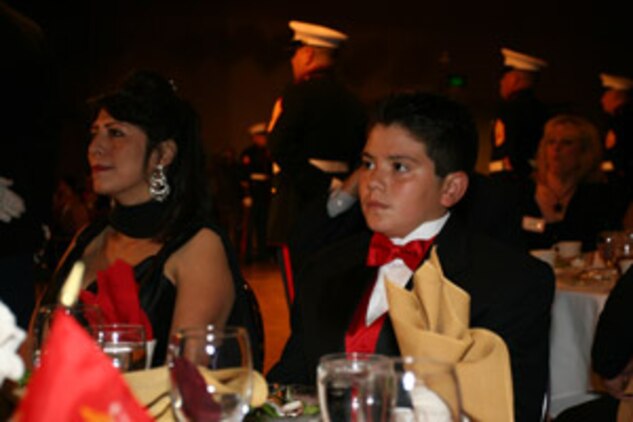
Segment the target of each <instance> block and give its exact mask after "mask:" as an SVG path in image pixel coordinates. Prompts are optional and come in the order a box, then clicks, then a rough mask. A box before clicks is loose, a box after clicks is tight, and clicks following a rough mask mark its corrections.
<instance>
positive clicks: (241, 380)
mask: <svg viewBox="0 0 633 422" xmlns="http://www.w3.org/2000/svg"><path fill="white" fill-rule="evenodd" d="M168 366H169V374H170V377H169V378H170V382H171V398H172V408H173V411H174V414H175V416H176V419H177V420H178V421H196V422H197V421H240V420H242V418H243V417H244V416H245V415H246V413H247V412H248V405H249V403H250V400H251V395H252V392H253V362H252V357H251V348H250V344H249V340H248V334H247V332H246V330H245V329H244V328H241V327H216V326H213V325H209V326H207V327H194V328H185V329H181V330H178V331H177V332H176V334H174V335H173V336H172V338H171V340H170V343H169V353H168Z"/></svg>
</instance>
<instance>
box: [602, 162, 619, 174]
mask: <svg viewBox="0 0 633 422" xmlns="http://www.w3.org/2000/svg"><path fill="white" fill-rule="evenodd" d="M600 170H602V171H604V172H609V171H613V170H615V166H614V165H613V161H603V162H602V163H601V164H600Z"/></svg>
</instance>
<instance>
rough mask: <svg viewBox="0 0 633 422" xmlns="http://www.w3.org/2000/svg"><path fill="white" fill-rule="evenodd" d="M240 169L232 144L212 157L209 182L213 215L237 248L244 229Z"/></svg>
mask: <svg viewBox="0 0 633 422" xmlns="http://www.w3.org/2000/svg"><path fill="white" fill-rule="evenodd" d="M240 170H241V169H240V163H239V162H238V161H237V154H236V152H235V149H234V148H233V147H231V146H227V147H225V148H224V149H222V151H221V152H220V153H219V154H216V155H214V156H212V157H211V167H210V172H209V173H210V174H209V183H210V185H211V193H212V197H213V215H214V216H215V218H216V220H217V221H218V223H219V224H220V226H222V227H223V228H224V229H225V230H226V232H227V234H228V236H229V239H230V240H231V243H232V244H233V246H234V247H236V248H237V246H238V245H239V244H240V239H241V236H242V230H243V227H242V203H241V197H242V187H241V185H240Z"/></svg>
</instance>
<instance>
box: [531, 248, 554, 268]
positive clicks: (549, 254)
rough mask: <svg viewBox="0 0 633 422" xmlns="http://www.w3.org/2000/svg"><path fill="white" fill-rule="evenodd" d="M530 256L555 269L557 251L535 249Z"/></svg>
mask: <svg viewBox="0 0 633 422" xmlns="http://www.w3.org/2000/svg"><path fill="white" fill-rule="evenodd" d="M530 255H532V256H533V257H534V258H538V259H540V260H541V261H543V262H545V263H547V264H549V266H550V267H552V268H554V264H555V262H556V251H555V250H554V249H533V250H531V251H530Z"/></svg>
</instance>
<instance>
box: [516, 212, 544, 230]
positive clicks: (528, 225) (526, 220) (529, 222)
mask: <svg viewBox="0 0 633 422" xmlns="http://www.w3.org/2000/svg"><path fill="white" fill-rule="evenodd" d="M521 227H522V228H523V230H525V231H528V232H533V233H543V232H544V231H545V220H544V219H542V218H537V217H530V216H529V215H524V216H523V221H522V222H521Z"/></svg>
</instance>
